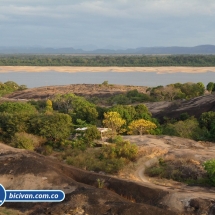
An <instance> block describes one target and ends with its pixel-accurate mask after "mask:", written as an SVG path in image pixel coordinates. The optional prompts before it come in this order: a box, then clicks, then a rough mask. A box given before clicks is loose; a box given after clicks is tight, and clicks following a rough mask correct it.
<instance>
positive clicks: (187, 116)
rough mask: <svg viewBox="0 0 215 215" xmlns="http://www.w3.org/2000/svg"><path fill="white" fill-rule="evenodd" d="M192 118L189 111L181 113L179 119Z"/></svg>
mask: <svg viewBox="0 0 215 215" xmlns="http://www.w3.org/2000/svg"><path fill="white" fill-rule="evenodd" d="M189 118H190V115H189V114H188V113H181V114H180V116H179V119H180V120H182V121H184V120H187V119H189Z"/></svg>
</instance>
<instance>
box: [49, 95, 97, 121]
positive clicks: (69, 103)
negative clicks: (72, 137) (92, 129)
mask: <svg viewBox="0 0 215 215" xmlns="http://www.w3.org/2000/svg"><path fill="white" fill-rule="evenodd" d="M53 107H54V109H55V110H58V111H60V112H63V113H66V114H70V115H71V116H72V119H73V122H74V124H76V123H77V119H81V120H83V121H86V123H89V124H95V122H96V120H97V117H98V112H97V110H96V106H95V105H94V104H92V103H90V102H88V101H87V100H86V99H85V98H83V97H79V96H76V95H74V94H72V93H68V94H64V95H56V96H55V97H54V98H53Z"/></svg>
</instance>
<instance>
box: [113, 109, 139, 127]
mask: <svg viewBox="0 0 215 215" xmlns="http://www.w3.org/2000/svg"><path fill="white" fill-rule="evenodd" d="M109 111H112V112H117V113H119V114H120V116H121V117H122V119H124V120H126V123H127V124H128V123H130V122H131V121H132V120H133V119H134V118H135V115H136V110H135V108H134V107H133V106H130V105H116V106H113V107H112V108H110V110H109Z"/></svg>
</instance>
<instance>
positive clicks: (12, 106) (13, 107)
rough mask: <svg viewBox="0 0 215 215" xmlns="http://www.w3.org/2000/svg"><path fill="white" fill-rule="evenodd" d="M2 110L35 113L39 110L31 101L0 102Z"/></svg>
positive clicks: (0, 110) (0, 109)
mask: <svg viewBox="0 0 215 215" xmlns="http://www.w3.org/2000/svg"><path fill="white" fill-rule="evenodd" d="M0 112H7V113H28V114H33V113H36V112H37V110H36V108H35V107H34V106H32V105H31V104H29V103H22V102H3V103H1V104H0Z"/></svg>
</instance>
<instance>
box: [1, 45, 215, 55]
mask: <svg viewBox="0 0 215 215" xmlns="http://www.w3.org/2000/svg"><path fill="white" fill-rule="evenodd" d="M0 54H96V55H97V54H134V55H135V54H145V55H156V54H157V55H161V54H167V55H168V54H171V55H177V54H215V46H214V45H200V46H195V47H178V46H172V47H141V48H136V49H125V50H124V49H119V50H113V49H95V50H93V51H84V50H82V49H74V48H41V47H39V48H38V47H37V48H35V47H27V48H23V47H0Z"/></svg>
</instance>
